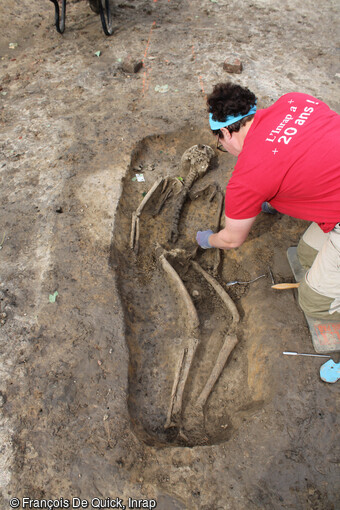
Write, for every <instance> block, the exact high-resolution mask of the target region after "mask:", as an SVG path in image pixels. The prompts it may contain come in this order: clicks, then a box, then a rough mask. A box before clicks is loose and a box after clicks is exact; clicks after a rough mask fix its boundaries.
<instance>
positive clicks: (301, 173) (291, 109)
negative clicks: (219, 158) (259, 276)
mask: <svg viewBox="0 0 340 510" xmlns="http://www.w3.org/2000/svg"><path fill="white" fill-rule="evenodd" d="M265 201H267V202H270V203H271V205H272V206H273V207H275V209H277V210H278V211H279V212H281V213H283V214H288V215H290V216H294V217H295V218H301V219H304V220H308V221H315V222H316V223H318V224H319V225H320V227H321V228H322V230H323V231H324V232H329V231H330V230H332V229H333V228H334V226H335V225H336V223H338V222H339V221H340V115H338V114H337V113H336V112H334V111H332V110H331V109H330V108H329V107H328V106H327V105H326V104H325V103H323V102H322V101H320V100H318V99H316V98H315V97H313V96H309V95H307V94H300V93H296V92H294V93H290V94H285V95H284V96H282V97H281V98H280V99H279V100H278V101H276V102H275V103H274V104H273V105H272V106H270V107H269V108H266V109H264V110H259V111H257V112H256V114H255V117H254V121H253V124H252V125H251V127H250V129H249V131H248V133H247V136H246V138H245V140H244V145H243V149H242V152H241V153H240V155H239V156H238V160H237V164H236V166H235V169H234V171H233V174H232V176H231V178H230V180H229V182H228V185H227V191H226V206H225V213H226V216H228V217H229V218H233V219H246V218H252V217H254V216H256V215H257V214H258V213H259V212H260V211H261V204H262V202H265Z"/></svg>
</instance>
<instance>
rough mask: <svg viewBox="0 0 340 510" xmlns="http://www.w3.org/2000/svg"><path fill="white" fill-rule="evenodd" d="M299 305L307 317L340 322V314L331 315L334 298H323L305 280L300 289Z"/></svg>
mask: <svg viewBox="0 0 340 510" xmlns="http://www.w3.org/2000/svg"><path fill="white" fill-rule="evenodd" d="M298 299H299V305H300V307H301V308H302V310H303V311H304V312H305V314H306V315H308V316H309V317H314V318H317V319H328V320H331V321H338V320H340V312H333V313H331V310H332V307H333V305H334V302H335V300H334V298H331V297H328V296H323V295H322V294H319V293H318V292H316V291H315V290H313V289H312V288H311V287H310V286H309V285H308V283H307V282H306V279H305V278H304V279H303V280H302V281H301V283H300V286H299V289H298Z"/></svg>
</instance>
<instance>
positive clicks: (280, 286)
mask: <svg viewBox="0 0 340 510" xmlns="http://www.w3.org/2000/svg"><path fill="white" fill-rule="evenodd" d="M299 285H300V283H299V282H297V283H276V284H275V285H272V289H278V290H285V289H297V288H298V286H299Z"/></svg>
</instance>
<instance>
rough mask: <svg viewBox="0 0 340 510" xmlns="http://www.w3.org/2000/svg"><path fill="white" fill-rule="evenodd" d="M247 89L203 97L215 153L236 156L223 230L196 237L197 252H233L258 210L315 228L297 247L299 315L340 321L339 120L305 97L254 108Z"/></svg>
mask: <svg viewBox="0 0 340 510" xmlns="http://www.w3.org/2000/svg"><path fill="white" fill-rule="evenodd" d="M256 103H257V101H256V97H255V95H254V94H253V93H252V92H251V91H250V90H248V89H247V88H244V87H241V86H239V85H235V84H232V83H221V84H218V85H216V86H215V87H214V89H213V91H212V93H211V94H210V95H209V96H208V109H209V122H210V127H211V129H212V132H213V134H214V135H215V136H216V138H217V148H218V149H219V150H222V151H224V152H229V153H230V154H233V155H234V156H237V163H236V166H235V168H234V171H233V174H232V177H231V179H230V180H229V182H228V185H227V189H226V200H225V214H226V218H225V220H226V221H225V228H224V229H223V230H221V231H220V232H217V233H215V234H214V233H213V232H212V231H211V230H205V231H199V232H197V236H196V239H197V242H198V244H199V245H200V246H201V247H202V248H221V249H224V250H229V249H231V248H237V247H238V246H240V245H241V244H242V243H243V242H244V241H245V239H246V238H247V235H248V233H249V231H250V229H251V227H252V225H253V223H254V221H255V218H256V216H257V215H258V214H259V212H260V211H261V210H263V211H265V212H275V210H277V211H279V212H281V213H283V214H288V215H290V216H293V217H295V218H301V219H304V220H307V221H311V222H313V223H312V224H311V225H310V227H309V228H308V229H307V231H306V232H305V234H304V235H303V237H302V239H301V240H300V243H299V246H298V255H299V259H300V262H301V264H302V265H303V266H304V267H305V268H306V269H307V272H306V275H305V278H304V280H303V282H302V283H301V285H300V287H299V303H300V306H301V308H302V309H303V311H304V312H305V313H306V314H307V315H309V316H311V317H317V318H324V319H325V318H329V319H331V320H339V319H340V115H338V114H337V113H336V112H334V111H332V110H331V109H330V108H329V107H328V106H327V105H326V104H325V103H323V102H322V101H320V100H319V99H317V98H315V97H313V96H310V95H308V94H301V93H295V92H292V93H289V94H285V95H284V96H282V97H281V98H280V99H279V100H278V101H276V102H275V103H274V104H272V105H271V106H270V107H269V108H265V109H263V110H257V107H256Z"/></svg>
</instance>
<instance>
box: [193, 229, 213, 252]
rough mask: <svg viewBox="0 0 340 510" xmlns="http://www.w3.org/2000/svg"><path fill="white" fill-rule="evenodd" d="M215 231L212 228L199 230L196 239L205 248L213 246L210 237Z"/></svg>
mask: <svg viewBox="0 0 340 510" xmlns="http://www.w3.org/2000/svg"><path fill="white" fill-rule="evenodd" d="M213 233H214V232H213V231H212V230H203V232H202V231H201V230H199V231H198V232H197V234H196V241H197V242H198V244H199V245H200V247H201V248H204V250H206V249H207V248H212V246H211V244H210V243H209V237H210V236H211V234H213Z"/></svg>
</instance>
